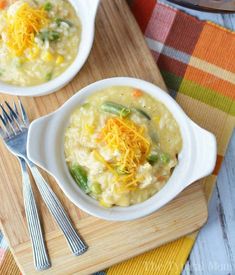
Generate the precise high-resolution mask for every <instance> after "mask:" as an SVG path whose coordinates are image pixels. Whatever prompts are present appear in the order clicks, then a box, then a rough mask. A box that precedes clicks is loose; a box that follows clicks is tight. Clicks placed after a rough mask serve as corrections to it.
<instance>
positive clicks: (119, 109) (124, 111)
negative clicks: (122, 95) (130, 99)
mask: <svg viewBox="0 0 235 275" xmlns="http://www.w3.org/2000/svg"><path fill="white" fill-rule="evenodd" d="M101 110H103V111H104V112H107V113H112V114H114V115H118V116H120V117H127V116H128V115H129V114H130V113H131V110H130V109H129V108H127V107H125V106H123V105H120V104H117V103H115V102H104V103H103V104H102V105H101Z"/></svg>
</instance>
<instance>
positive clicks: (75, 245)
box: [28, 162, 88, 256]
mask: <svg viewBox="0 0 235 275" xmlns="http://www.w3.org/2000/svg"><path fill="white" fill-rule="evenodd" d="M28 164H29V167H30V170H31V172H32V175H33V177H34V179H35V182H36V185H37V187H38V190H39V192H40V194H41V196H42V198H43V200H44V202H45V203H46V205H47V207H48V209H49V211H50V212H51V214H52V216H53V217H54V219H55V220H56V222H57V224H58V225H59V227H60V229H61V230H62V232H63V233H64V236H65V238H66V240H67V242H68V245H69V247H70V249H71V251H72V253H73V254H74V255H76V256H78V255H81V254H83V253H84V252H85V251H86V250H87V249H88V247H87V245H86V244H85V242H84V241H83V240H82V239H81V237H80V236H79V235H78V233H77V232H76V230H75V228H74V227H73V225H72V223H71V221H70V219H69V217H68V215H67V214H66V212H65V210H64V208H63V206H62V204H61V203H60V201H59V199H58V198H57V196H56V194H55V193H54V192H53V191H52V189H51V188H50V186H49V185H48V184H47V182H46V181H45V179H44V178H43V177H42V175H41V173H40V172H39V170H38V168H37V167H36V166H35V165H34V164H32V163H31V162H29V163H28Z"/></svg>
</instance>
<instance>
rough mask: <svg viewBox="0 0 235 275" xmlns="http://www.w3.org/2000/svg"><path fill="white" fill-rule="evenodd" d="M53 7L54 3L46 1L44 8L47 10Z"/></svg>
mask: <svg viewBox="0 0 235 275" xmlns="http://www.w3.org/2000/svg"><path fill="white" fill-rule="evenodd" d="M52 7H53V6H52V4H51V3H50V2H47V3H45V5H44V7H43V8H44V10H45V11H51V10H52Z"/></svg>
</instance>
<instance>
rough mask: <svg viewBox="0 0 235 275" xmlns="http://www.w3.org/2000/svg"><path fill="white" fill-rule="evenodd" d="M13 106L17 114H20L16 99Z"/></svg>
mask: <svg viewBox="0 0 235 275" xmlns="http://www.w3.org/2000/svg"><path fill="white" fill-rule="evenodd" d="M13 107H14V111H15V113H16V114H17V115H19V112H18V109H17V106H16V103H15V101H13Z"/></svg>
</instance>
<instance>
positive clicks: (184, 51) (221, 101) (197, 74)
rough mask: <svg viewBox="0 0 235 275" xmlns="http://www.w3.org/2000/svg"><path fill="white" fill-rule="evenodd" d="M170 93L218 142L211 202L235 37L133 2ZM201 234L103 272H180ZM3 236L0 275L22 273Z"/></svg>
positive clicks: (234, 96)
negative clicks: (7, 248) (197, 237)
mask: <svg viewBox="0 0 235 275" xmlns="http://www.w3.org/2000/svg"><path fill="white" fill-rule="evenodd" d="M129 2H130V7H131V9H132V11H133V13H134V15H135V17H136V19H137V21H138V23H139V25H140V28H141V29H142V31H143V33H144V35H145V38H146V42H147V44H148V46H149V48H150V50H151V51H152V53H153V57H154V59H155V60H156V62H157V64H158V66H159V68H160V70H161V73H162V76H163V78H164V80H165V82H166V85H167V87H168V89H169V92H170V93H171V95H172V96H173V97H174V98H175V99H176V100H177V102H178V103H179V104H180V105H181V106H182V108H183V109H184V110H185V112H186V113H187V114H188V115H189V116H190V117H191V118H192V119H193V120H194V121H195V122H197V123H198V124H199V125H201V126H202V127H204V128H206V129H208V130H209V131H211V132H213V133H214V134H215V135H216V137H217V142H218V157H217V165H216V168H215V170H214V172H213V175H212V176H210V177H207V178H206V179H205V180H204V183H205V191H206V194H207V198H209V197H210V194H211V191H212V190H213V186H214V183H215V180H216V176H217V174H218V171H219V168H220V166H221V163H222V160H223V157H224V155H225V151H226V148H227V145H228V142H229V139H230V137H231V134H232V131H233V128H234V126H235V62H234V60H235V33H233V32H231V31H229V30H226V29H224V28H222V27H220V26H217V25H215V24H213V23H211V22H205V21H199V20H198V19H196V18H194V17H192V16H189V15H187V14H185V13H183V12H181V11H179V10H176V9H174V8H172V7H169V6H167V5H166V4H163V3H156V1H155V0H129ZM196 235H197V234H196V233H195V234H192V235H190V236H186V237H183V238H181V239H179V240H177V241H175V242H172V243H170V244H167V245H165V246H162V247H160V248H158V249H155V250H153V251H151V252H148V253H145V254H143V255H140V256H138V257H135V258H133V259H131V260H128V261H126V262H124V263H121V264H118V265H116V266H114V267H111V268H109V269H108V270H107V271H105V272H100V273H99V274H108V275H113V274H115V275H117V274H118V275H122V274H123V275H124V274H128V275H132V274H133V275H134V274H135V275H136V274H141V275H145V274H146V275H151V274H163V275H165V274H169V275H171V274H172V275H173V274H174V275H175V274H180V273H181V271H182V269H183V267H184V264H185V261H186V260H187V257H188V255H189V253H190V251H191V248H192V246H193V244H194V241H195V239H196ZM6 247H7V246H6V243H5V240H4V239H2V237H1V235H0V262H1V261H2V264H1V266H0V274H1V275H4V274H19V270H18V268H17V265H16V263H15V262H14V260H13V257H12V255H11V254H10V252H9V251H8V252H6V251H7V250H6Z"/></svg>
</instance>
